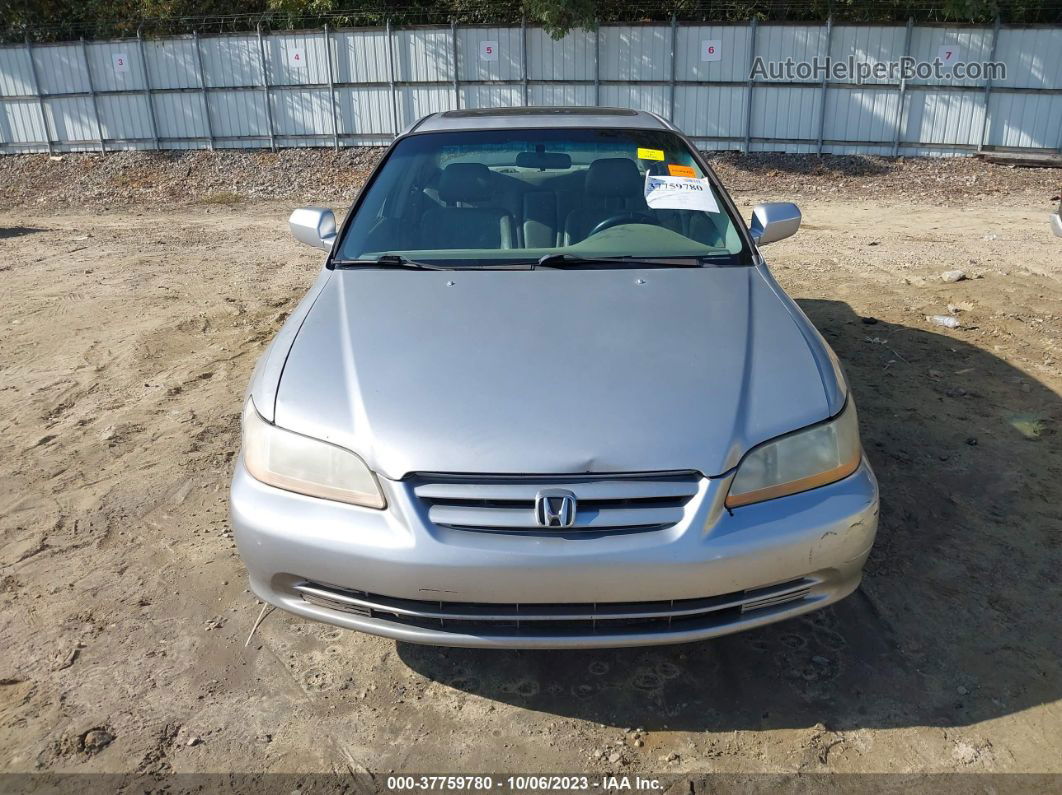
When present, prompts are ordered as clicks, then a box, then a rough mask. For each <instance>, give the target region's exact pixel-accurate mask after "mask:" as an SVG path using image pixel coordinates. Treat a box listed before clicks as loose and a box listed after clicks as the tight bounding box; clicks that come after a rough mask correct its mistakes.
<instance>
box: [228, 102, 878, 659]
mask: <svg viewBox="0 0 1062 795" xmlns="http://www.w3.org/2000/svg"><path fill="white" fill-rule="evenodd" d="M799 225H800V211H799V210H798V209H797V208H796V207H795V206H794V205H792V204H788V203H773V204H761V205H759V206H757V207H755V208H754V209H753V211H752V214H751V221H750V223H748V224H747V225H746V223H745V222H744V221H743V219H742V217H741V216H740V214H739V213H738V211H737V209H736V207H735V206H734V203H733V201H732V200H731V199H730V197H729V196H728V195H727V192H726V191H725V190H724V189H723V187H722V186H721V185H720V183H719V180H718V179H717V177H716V175H715V174H714V173H713V172H712V170H711V168H710V167H709V166H708V164H707V163H706V162H705V160H704V159H703V158H702V157H701V155H700V154H699V153H698V152H697V150H696V148H694V147H693V146H692V145H691V143H690V142H689V141H688V140H687V139H686V138H685V137H684V136H683V135H682V134H681V133H680V132H679V131H678V130H676V129H675V128H674V127H673V126H672V125H671V124H670V123H668V122H667V121H665V120H663V119H662V118H660V117H659V116H656V115H654V114H651V113H645V112H638V111H630V110H620V109H608V108H589V109H588V108H578V109H573V108H520V109H502V110H464V111H448V112H443V113H436V114H433V115H431V116H428V117H426V118H424V119H421V120H420V121H419V122H417V123H416V124H414V125H412V126H411V127H410V128H409V129H407V130H406V131H405V132H404V133H403V134H401V135H400V136H398V137H397V139H396V140H395V142H394V143H393V144H392V145H391V147H390V148H389V149H388V150H387V152H386V154H385V155H384V156H383V158H382V160H381V161H380V164H379V165H378V166H377V167H376V169H375V171H374V172H373V174H372V175H371V177H370V178H369V179H368V181H367V183H366V185H365V187H364V189H363V190H362V191H361V192H360V194H359V195H358V197H357V198H356V200H355V201H354V204H353V206H352V207H351V209H350V212H349V213H348V214H347V215H346V218H345V220H344V221H343V223H342V224H341V225H337V223H336V218H335V216H334V214H333V213H332V212H331V211H330V210H326V209H322V208H312V207H307V208H302V209H299V210H296V211H295V212H294V213H293V214H292V215H291V219H290V227H291V230H292V232H293V234H294V236H295V237H296V238H297V239H298V240H299V241H301V242H303V243H307V244H309V245H311V246H316V247H318V248H320V249H323V250H324V251H325V252H327V254H326V257H325V260H324V263H323V266H322V269H321V271H320V275H319V276H318V278H317V280H316V282H315V283H314V285H313V286H312V288H311V289H310V290H309V292H308V293H307V294H306V296H305V297H304V298H303V299H302V302H301V303H300V304H299V305H298V307H297V308H296V309H295V311H293V312H292V313H291V316H290V317H289V318H288V320H287V322H286V323H285V324H284V326H283V327H282V328H281V329H280V331H279V332H278V333H277V335H276V337H275V338H274V339H273V341H272V343H271V345H270V346H269V348H268V349H267V350H266V352H265V353H264V355H263V356H262V358H261V360H260V361H259V363H258V366H257V368H256V370H255V373H254V375H253V377H252V380H251V384H250V387H249V389H248V393H247V396H246V399H245V403H244V406H243V440H242V449H241V452H240V455H239V457H238V459H237V463H236V466H235V474H234V476H233V481H232V489H231V518H232V524H233V527H234V532H235V536H236V540H237V544H238V547H239V552H240V556H241V558H242V560H243V561H244V563H245V565H246V567H247V569H248V572H249V576H250V583H251V588H252V589H253V591H254V593H255V594H257V595H258V596H259V597H260V598H261V599H263V600H265V601H266V602H268V603H271V604H273V605H276V606H278V607H280V608H283V609H284V610H287V611H290V612H292V613H295V614H297V615H300V616H303V617H307V618H310V619H315V620H319V621H324V622H328V623H330V624H335V625H338V626H341V627H348V628H351V629H356V630H361V631H363V632H369V633H375V634H378V635H383V636H386V637H389V638H394V639H397V640H402V641H409V642H414V643H431V644H443V645H452V646H478V647H502V648H517V647H524V648H527V647H540V648H560V647H594V646H638V645H646V644H658V643H678V642H688V641H693V640H699V639H703V638H709V637H714V636H717V635H722V634H725V633H729V632H735V631H739V630H744V629H748V628H751V627H758V626H762V625H764V624H767V623H770V622H773V621H779V620H781V619H785V618H789V617H792V616H797V615H800V614H802V613H806V612H808V611H811V610H816V609H818V608H822V607H824V606H826V605H829V604H831V603H833V602H836V601H837V600H839V599H842V598H843V597H845V596H847V595H848V594H849V593H851V592H852V591H853V590H854V589H855V588H856V587H857V586H858V584H859V581H860V576H861V572H862V568H863V564H864V562H865V560H866V558H867V555H868V553H869V551H870V548H871V544H872V543H873V541H874V534H875V532H876V528H877V516H878V491H877V484H876V481H875V479H874V475H873V473H872V472H871V470H870V467H869V465H868V463H867V460H866V458H865V457H864V455H863V450H862V446H861V444H860V439H859V430H858V421H857V418H856V407H855V402H854V399H853V396H852V394H851V390H850V388H849V385H848V383H847V381H846V379H845V375H844V372H843V370H842V368H841V366H840V364H839V362H838V360H837V357H836V356H835V355H834V353H833V352H832V351H831V350H830V348H829V346H828V345H827V344H826V342H825V341H824V340H823V338H822V337H821V336H820V335H819V333H818V332H817V331H816V330H815V328H814V326H813V325H812V324H811V323H810V322H809V320H808V319H807V318H806V317H805V316H804V314H803V313H802V312H801V310H800V309H799V307H798V306H797V305H796V303H794V301H793V300H792V299H791V298H790V297H789V296H787V295H786V293H785V292H784V291H783V290H782V288H781V287H780V286H779V285H778V283H777V282H776V281H775V279H774V276H773V275H772V274H771V271H770V269H769V268H768V265H767V263H766V262H765V261H764V259H763V256H762V254H761V249H763V247H764V246H766V245H767V244H769V243H772V242H774V241H776V240H779V239H782V238H785V237H788V236H789V235H792V234H793V233H794V232H796V231H797V228H798V227H799Z"/></svg>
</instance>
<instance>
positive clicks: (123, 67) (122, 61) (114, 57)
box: [111, 52, 129, 75]
mask: <svg viewBox="0 0 1062 795" xmlns="http://www.w3.org/2000/svg"><path fill="white" fill-rule="evenodd" d="M111 63H113V64H114V73H115V74H116V75H124V74H125V73H126V72H128V71H129V56H127V55H126V54H125V53H124V52H116V53H111Z"/></svg>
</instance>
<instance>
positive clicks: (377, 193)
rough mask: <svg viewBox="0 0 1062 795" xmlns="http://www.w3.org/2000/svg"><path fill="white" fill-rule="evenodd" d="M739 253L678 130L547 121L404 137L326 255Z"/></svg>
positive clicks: (464, 260) (737, 240) (531, 259)
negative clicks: (529, 126)
mask: <svg viewBox="0 0 1062 795" xmlns="http://www.w3.org/2000/svg"><path fill="white" fill-rule="evenodd" d="M745 254H746V250H745V247H744V243H743V241H742V237H741V235H740V234H739V233H738V229H737V227H736V225H735V223H734V221H733V219H732V218H731V217H730V215H729V214H728V212H727V210H726V207H725V206H724V204H723V201H722V198H721V197H720V196H719V195H718V193H717V192H716V190H715V188H714V187H713V186H712V185H711V183H710V181H709V180H708V179H707V178H706V175H705V174H704V172H703V171H702V170H701V168H700V166H699V165H697V162H696V160H695V159H694V157H693V153H692V152H691V151H690V149H689V147H688V146H687V145H686V144H685V142H684V141H683V140H682V139H681V138H680V137H679V136H678V135H675V134H674V133H672V132H669V131H666V130H614V129H603V130H599V129H552V130H479V131H461V132H453V133H426V134H422V135H413V136H410V137H409V138H405V139H403V140H402V141H400V142H399V143H398V144H397V145H396V146H395V148H394V149H393V150H392V152H391V154H390V156H389V157H388V158H387V161H386V162H385V163H384V165H383V167H382V168H381V169H380V171H379V173H378V174H377V176H376V178H375V179H374V180H373V182H372V184H371V185H370V186H369V187H368V188H367V189H366V194H365V196H364V198H363V200H362V202H361V204H360V205H359V207H358V209H357V214H356V216H355V217H354V218H353V219H352V220H351V222H350V223H349V224H348V226H347V228H346V231H345V233H344V235H343V239H342V241H341V243H340V244H339V246H338V248H337V249H336V254H335V259H336V261H337V262H338V263H340V264H344V263H349V264H358V263H365V262H370V261H375V260H377V259H379V258H380V257H387V258H388V260H387V261H390V262H396V261H398V260H399V258H401V259H402V260H411V261H414V262H417V263H431V264H434V265H441V266H446V267H477V266H490V265H504V264H518V263H536V262H538V261H539V260H540V259H542V258H543V257H551V259H552V261H554V262H557V261H559V260H563V261H565V262H568V263H578V262H580V261H583V260H591V261H593V260H594V259H610V260H615V259H617V258H622V259H635V260H642V261H644V260H646V259H650V260H651V259H660V260H667V259H668V258H670V259H671V260H672V261H675V260H676V258H685V259H687V260H689V258H695V259H694V260H693V264H700V263H701V262H703V263H704V264H713V265H738V264H744V263H745V262H747V261H748V259H747V257H746V256H745ZM665 264H666V263H665ZM687 264H689V263H688V262H687ZM611 266H613V267H614V266H615V263H612V264H611Z"/></svg>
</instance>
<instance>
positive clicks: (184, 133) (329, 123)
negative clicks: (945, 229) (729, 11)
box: [0, 22, 1062, 155]
mask: <svg viewBox="0 0 1062 795" xmlns="http://www.w3.org/2000/svg"><path fill="white" fill-rule="evenodd" d="M942 48H948V49H949V50H950V51H951V52H952V53H954V54H955V57H956V58H957V59H958V60H962V61H969V62H973V61H1001V62H1003V63H1005V64H1006V66H1007V76H1006V79H1005V80H996V81H992V80H987V79H986V80H964V81H954V80H949V79H935V78H930V79H911V80H891V81H890V80H888V79H877V80H873V79H872V80H869V81H867V82H865V83H859V82H835V81H833V80H823V79H820V78H818V77H814V78H810V79H805V80H800V79H796V80H791V81H786V82H776V81H762V80H754V79H750V73H751V67H752V65H753V63H754V59H755V58H756V57H757V56H760V57H763V58H765V59H770V60H784V59H786V58H789V57H791V58H793V59H794V60H797V61H805V60H811V59H812V58H814V57H815V56H818V57H820V58H824V57H827V56H828V57H830V58H832V59H836V60H844V59H847V58H848V57H849V56H853V57H855V58H856V59H857V60H860V61H863V62H869V63H878V62H882V63H887V62H890V61H898V60H900V59H901V58H903V57H904V56H909V57H913V58H915V59H918V60H925V61H932V60H933V59H934V58H935V57H937V56H938V55H939V54H940V53H941V52H942ZM512 105H611V106H618V107H632V108H642V109H645V110H650V111H653V112H655V113H658V114H660V115H661V116H664V117H665V118H668V119H671V120H673V121H674V122H675V124H676V125H678V126H679V127H680V128H681V129H682V130H684V131H685V132H686V133H687V134H689V135H690V136H691V137H692V138H693V139H694V140H695V141H696V142H697V143H698V144H699V145H700V146H702V147H703V148H705V149H741V150H745V151H787V152H829V153H837V154H883V155H896V154H901V155H954V154H963V153H969V152H973V151H977V150H980V149H984V148H991V149H1005V150H1038V151H1062V28H1060V27H1057V26H1054V27H1008V26H1002V27H1001V26H999V25H998V24H997V25H996V26H995V27H987V28H985V27H941V26H916V25H913V24H910V23H909V24H908V25H907V26H906V27H904V26H899V27H890V26H856V25H834V24H831V23H829V22H827V23H824V24H821V25H807V24H760V25H757V24H756V23H755V22H752V23H749V24H740V25H702V24H698V25H688V24H679V25H676V24H671V25H666V24H664V25H660V24H655V25H634V26H631V25H623V26H620V25H602V26H601V27H599V28H598V29H597V30H596V31H589V32H587V31H575V32H573V33H571V34H569V35H568V36H566V37H565V38H564V39H562V40H560V41H554V40H553V39H551V38H550V37H549V36H548V35H546V34H545V33H544V32H543V31H542V30H540V29H537V28H534V27H502V28H499V27H487V26H464V25H462V26H454V25H451V26H450V27H411V28H392V27H391V26H390V25H388V26H387V27H385V28H374V29H354V30H330V29H328V28H327V27H326V28H325V29H324V30H316V31H304V32H291V33H287V32H286V33H268V34H267V33H263V32H261V31H259V32H258V33H257V34H244V35H226V36H216V37H200V36H198V35H192V36H178V37H172V38H164V39H142V38H135V39H118V40H107V41H92V42H85V41H78V42H66V43H60V44H31V43H29V42H27V43H26V44H24V45H15V46H4V47H0V152H40V151H48V152H63V151H91V150H95V151H100V152H108V151H114V150H119V149H189V148H211V149H216V148H226V147H227V148H235V147H238V148H247V147H272V148H277V147H292V146H334V147H340V146H358V145H377V144H383V143H386V142H388V141H389V140H390V139H391V138H392V137H393V136H394V135H395V133H396V131H400V130H402V129H403V128H404V127H406V126H407V125H408V124H410V123H412V122H413V121H415V120H416V119H417V118H419V117H421V116H423V115H425V114H427V113H431V112H434V111H440V110H448V109H454V108H477V107H495V106H512Z"/></svg>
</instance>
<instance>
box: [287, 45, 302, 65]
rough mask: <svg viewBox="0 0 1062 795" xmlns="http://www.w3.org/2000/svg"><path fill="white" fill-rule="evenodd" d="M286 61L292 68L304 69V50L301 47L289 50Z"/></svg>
mask: <svg viewBox="0 0 1062 795" xmlns="http://www.w3.org/2000/svg"><path fill="white" fill-rule="evenodd" d="M288 62H289V64H290V65H291V68H292V69H305V68H306V51H305V50H303V49H302V48H301V47H300V48H299V49H297V50H291V53H290V55H289V56H288Z"/></svg>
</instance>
